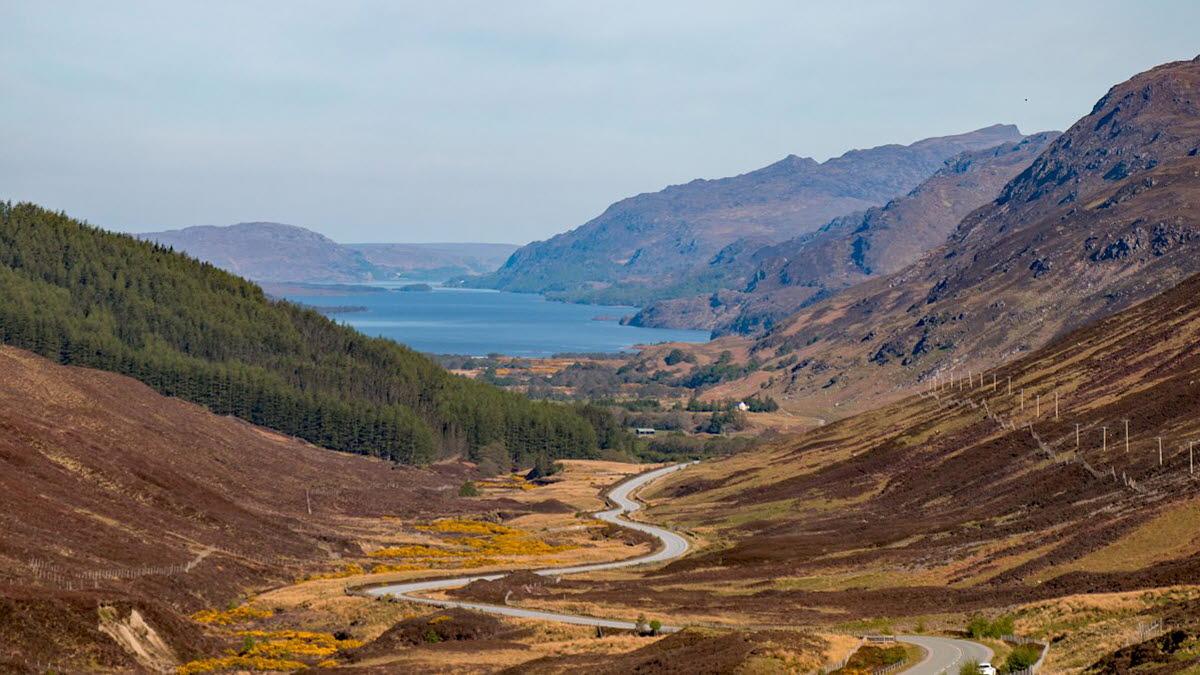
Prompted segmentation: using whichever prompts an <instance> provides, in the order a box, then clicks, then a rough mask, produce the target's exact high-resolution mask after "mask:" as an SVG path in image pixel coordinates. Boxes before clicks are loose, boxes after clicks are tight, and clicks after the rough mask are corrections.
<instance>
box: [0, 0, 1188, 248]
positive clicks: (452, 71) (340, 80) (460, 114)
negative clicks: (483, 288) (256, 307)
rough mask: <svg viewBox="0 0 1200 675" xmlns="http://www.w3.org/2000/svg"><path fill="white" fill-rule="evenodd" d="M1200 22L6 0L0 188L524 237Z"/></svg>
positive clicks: (97, 209)
mask: <svg viewBox="0 0 1200 675" xmlns="http://www.w3.org/2000/svg"><path fill="white" fill-rule="evenodd" d="M1197 26H1200V2H1195V1H1194V0H1185V1H1181V2H1165V1H1163V2H1131V1H1129V0H1121V1H1113V2H1107V1H1100V0H1089V1H1087V2H1082V1H1081V2H1073V1H1072V2H1066V1H1058V2H1013V1H1007V2H993V1H989V2H979V3H969V2H963V1H961V0H958V1H947V2H914V1H911V0H907V1H904V2H822V3H816V2H798V1H792V2H786V1H784V2H754V1H750V0H736V1H730V2H723V3H714V2H657V1H653V0H641V1H639V2H627V3H626V2H596V1H594V0H593V1H590V2H567V1H563V0H555V1H549V0H548V1H546V2H496V1H494V0H480V1H479V2H452V1H447V0H436V1H434V0H431V1H430V2H425V3H405V2H378V3H371V2H343V1H340V0H339V1H334V0H330V1H329V2H321V3H317V2H292V1H288V2H262V1H260V2H228V3H224V2H212V1H205V2H195V3H190V2H180V1H172V2H159V1H158V0H153V1H147V2H138V3H133V2H118V1H116V0H106V1H104V2H99V1H88V2H78V3H68V2H55V1H48V0H39V1H34V0H29V1H28V2H15V1H14V0H0V29H2V31H0V87H2V88H3V94H2V95H0V199H12V200H29V201H35V202H38V203H41V204H43V205H45V206H48V207H51V208H54V209H63V210H66V211H67V212H68V213H70V214H71V215H74V216H76V217H79V218H83V219H86V220H88V221H90V222H92V223H93V224H96V225H101V226H104V227H108V228H112V229H119V230H127V231H146V230H153V229H164V228H174V227H183V226H187V225H197V224H229V223H234V222H238V221H246V220H274V221H281V222H286V223H293V224H297V225H304V226H306V227H311V228H312V229H315V230H318V231H320V232H323V233H325V234H327V235H329V236H331V237H333V238H334V239H337V240H339V241H347V242H350V241H506V242H514V243H524V242H527V241H529V240H531V239H540V238H545V237H547V236H549V235H551V234H554V233H556V232H560V231H563V230H566V229H569V228H571V227H574V226H576V225H579V224H581V223H583V222H584V221H586V220H588V219H590V218H592V217H594V216H595V215H597V214H598V213H600V212H601V211H602V210H603V209H604V208H605V207H606V206H607V205H608V204H609V203H611V202H613V201H615V200H617V199H619V198H621V197H624V196H628V195H631V194H635V193H638V192H646V191H654V190H658V189H661V188H662V187H664V186H665V185H668V184H672V183H680V182H685V181H688V180H690V179H692V178H696V177H708V178H713V177H719V176H725V175H731V174H737V173H742V172H745V171H748V170H751V169H754V168H757V167H759V166H762V165H764V164H768V163H770V162H772V161H775V160H777V159H779V158H780V157H782V156H784V155H787V154H789V153H795V154H798V155H811V156H813V157H816V158H817V159H822V160H823V159H825V158H827V157H830V156H832V155H838V154H841V153H842V152H844V151H845V150H847V149H850V148H861V147H869V146H873V145H878V144H882V143H890V142H903V143H908V142H911V141H914V140H916V139H919V138H923V137H927V136H934V135H942V134H947V133H956V132H961V131H966V130H969V129H973V128H977V127H981V126H985V125H988V124H992V123H995V122H1012V123H1016V124H1018V125H1019V126H1020V127H1021V129H1022V130H1023V131H1025V132H1026V133H1028V132H1031V131H1037V130H1043V129H1050V128H1057V129H1063V128H1065V127H1067V126H1068V125H1070V124H1071V123H1072V122H1073V121H1074V120H1075V119H1077V118H1078V117H1080V116H1081V115H1083V114H1085V113H1086V112H1087V111H1088V110H1089V109H1090V108H1091V106H1092V104H1093V103H1094V102H1095V101H1096V99H1098V98H1099V97H1100V96H1101V95H1103V94H1104V92H1105V91H1106V90H1107V89H1108V88H1109V87H1110V86H1111V85H1112V84H1115V83H1116V82H1118V81H1121V80H1124V79H1126V78H1128V77H1129V76H1131V75H1133V74H1135V73H1137V72H1139V71H1141V70H1144V69H1146V68H1148V67H1150V66H1153V65H1155V64H1158V63H1160V62H1164V61H1170V60H1178V59H1184V58H1192V57H1194V56H1196V54H1197V53H1198V52H1200V40H1197V39H1196V36H1197V32H1196V29H1197ZM1026 99H1028V100H1026Z"/></svg>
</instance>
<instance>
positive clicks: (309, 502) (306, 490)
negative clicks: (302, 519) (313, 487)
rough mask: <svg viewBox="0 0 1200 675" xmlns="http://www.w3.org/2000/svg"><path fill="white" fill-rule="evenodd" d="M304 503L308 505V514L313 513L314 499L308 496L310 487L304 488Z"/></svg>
mask: <svg viewBox="0 0 1200 675" xmlns="http://www.w3.org/2000/svg"><path fill="white" fill-rule="evenodd" d="M304 503H305V504H307V505H308V515H310V516H311V515H312V499H311V498H310V497H309V496H308V488H304Z"/></svg>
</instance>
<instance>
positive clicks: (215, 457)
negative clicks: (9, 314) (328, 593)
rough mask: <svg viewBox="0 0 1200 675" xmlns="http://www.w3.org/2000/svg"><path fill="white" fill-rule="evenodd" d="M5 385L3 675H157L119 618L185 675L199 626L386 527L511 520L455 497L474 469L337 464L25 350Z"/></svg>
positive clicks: (0, 507) (0, 510) (6, 369)
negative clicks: (113, 623) (117, 631)
mask: <svg viewBox="0 0 1200 675" xmlns="http://www.w3.org/2000/svg"><path fill="white" fill-rule="evenodd" d="M0 380H2V381H3V382H4V386H3V387H0V532H3V536H0V635H2V636H3V638H4V639H2V640H0V671H4V672H8V671H10V670H15V671H17V672H25V671H27V670H29V671H35V672H45V671H46V669H47V668H54V669H59V670H61V671H64V672H83V671H94V670H102V669H115V670H121V671H128V670H133V669H137V668H144V667H148V665H147V663H145V662H142V661H139V660H138V658H137V655H136V654H135V653H134V652H132V651H131V650H130V649H128V648H127V647H123V646H122V645H121V644H119V643H118V642H117V641H115V640H114V639H113V638H111V637H110V636H109V635H107V634H106V633H104V632H102V631H101V630H100V628H99V627H100V625H101V623H103V622H102V619H103V618H104V617H105V613H106V612H108V613H111V614H112V615H113V616H115V617H116V618H118V619H119V620H124V621H129V620H130V619H131V618H132V613H133V612H137V613H138V615H139V616H140V617H141V620H142V621H144V622H145V623H147V624H148V625H149V627H150V630H151V631H153V632H154V633H155V634H157V635H158V636H159V637H160V638H161V640H162V641H163V642H164V643H165V645H166V646H167V648H168V650H169V652H170V653H171V655H172V656H173V657H174V659H176V660H179V661H182V660H187V659H188V658H190V657H193V656H197V655H199V654H201V653H206V652H208V651H209V650H210V645H208V644H207V641H206V638H205V636H204V635H203V633H201V631H200V627H199V626H197V625H196V624H194V623H192V622H190V621H188V620H186V618H185V615H186V614H188V613H191V612H195V611H197V610H201V609H206V608H210V607H225V606H226V604H227V603H228V602H230V601H233V600H235V599H236V598H238V597H240V596H241V594H243V593H246V592H250V591H253V590H255V589H263V588H266V587H269V586H272V585H277V584H279V583H282V582H291V581H292V580H293V579H295V577H296V576H298V575H300V574H302V573H304V572H307V571H311V570H314V569H320V568H323V567H326V566H328V565H330V564H332V563H336V561H337V559H338V558H341V557H342V556H345V555H351V554H354V553H356V552H359V551H360V546H361V543H362V542H364V541H373V540H374V539H375V538H377V537H380V536H386V533H387V531H388V527H389V526H388V523H389V522H394V521H389V520H387V519H389V518H396V517H401V518H422V517H424V518H432V517H444V516H449V515H454V514H459V513H479V512H482V511H488V510H494V509H495V508H497V506H498V505H497V503H496V502H494V501H493V500H463V499H459V498H457V497H456V496H454V495H456V494H457V487H458V485H460V484H461V482H462V480H463V478H464V477H465V476H466V475H467V469H466V467H465V466H464V465H460V464H441V465H434V466H433V467H430V468H415V467H402V466H397V465H394V464H392V463H390V462H385V461H383V460H379V459H373V458H367V457H362V456H357V455H351V454H345V453H338V452H332V451H329V450H325V449H322V448H317V447H315V446H312V445H309V444H307V443H304V442H301V441H298V440H296V439H294V438H290V437H286V436H283V435H280V434H276V433H273V432H271V431H268V430H265V429H262V428H260V427H254V426H251V425H249V424H247V423H245V422H242V421H240V420H238V419H235V418H231V417H220V416H217V415H214V414H212V413H210V412H208V411H206V410H204V409H203V408H201V407H200V406H197V405H194V404H191V403H187V402H185V401H182V400H180V399H176V398H168V397H164V396H161V395H159V394H157V393H156V392H154V391H153V390H152V389H150V388H149V387H147V386H146V385H144V384H141V383H139V382H137V381H135V380H133V379H130V378H127V377H123V376H120V375H115V374H112V373H106V372H103V371H98V370H92V369H87V368H77V367H67V366H60V365H56V364H54V363H52V362H50V361H48V360H46V359H44V358H42V357H40V356H36V355H34V354H31V353H29V352H26V351H22V350H19V349H14V348H12V347H0ZM506 508H508V509H512V508H513V506H512V505H511V504H510V505H506ZM392 527H395V525H392ZM103 608H109V609H107V610H104V609H103Z"/></svg>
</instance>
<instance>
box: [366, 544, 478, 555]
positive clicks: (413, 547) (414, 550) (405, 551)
mask: <svg viewBox="0 0 1200 675" xmlns="http://www.w3.org/2000/svg"><path fill="white" fill-rule="evenodd" d="M367 555H368V556H370V557H372V558H448V557H450V556H454V555H458V554H457V553H456V552H455V551H448V550H446V549H443V548H437V547H434V546H426V545H424V544H409V545H406V546H389V547H387V548H381V549H379V550H377V551H371V552H370V553H368V554H367Z"/></svg>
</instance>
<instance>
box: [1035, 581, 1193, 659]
mask: <svg viewBox="0 0 1200 675" xmlns="http://www.w3.org/2000/svg"><path fill="white" fill-rule="evenodd" d="M1197 598H1200V586H1177V587H1172V588H1162V589H1155V590H1150V591H1132V592H1128V593H1097V594H1091V595H1072V596H1067V597H1063V598H1057V599H1054V600H1047V601H1043V602H1036V603H1030V604H1027V605H1022V606H1020V607H1017V608H1016V609H1015V611H1014V612H1013V614H1014V616H1015V617H1016V628H1017V632H1018V633H1020V634H1021V635H1028V636H1031V637H1035V638H1038V639H1041V640H1053V641H1054V642H1053V645H1052V646H1051V648H1050V653H1049V654H1048V655H1047V657H1046V662H1045V667H1044V669H1043V670H1042V671H1041V672H1044V673H1073V672H1079V671H1080V670H1082V669H1083V668H1085V667H1087V666H1088V665H1090V664H1092V663H1094V662H1095V661H1096V660H1098V659H1099V658H1100V657H1101V656H1103V655H1105V654H1108V653H1111V652H1113V651H1115V650H1117V649H1120V648H1121V647H1124V646H1127V645H1131V644H1134V643H1136V642H1139V641H1141V640H1143V639H1146V637H1147V636H1146V635H1144V634H1143V633H1142V632H1141V630H1140V628H1141V626H1142V625H1144V624H1147V623H1149V622H1150V621H1151V620H1152V619H1154V618H1155V617H1156V616H1157V615H1158V612H1159V611H1161V609H1162V607H1163V606H1165V605H1168V604H1170V603H1172V602H1181V601H1185V600H1189V599H1197Z"/></svg>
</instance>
